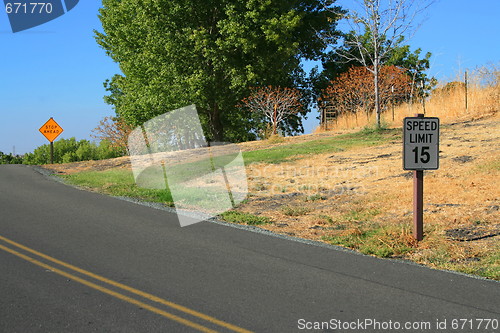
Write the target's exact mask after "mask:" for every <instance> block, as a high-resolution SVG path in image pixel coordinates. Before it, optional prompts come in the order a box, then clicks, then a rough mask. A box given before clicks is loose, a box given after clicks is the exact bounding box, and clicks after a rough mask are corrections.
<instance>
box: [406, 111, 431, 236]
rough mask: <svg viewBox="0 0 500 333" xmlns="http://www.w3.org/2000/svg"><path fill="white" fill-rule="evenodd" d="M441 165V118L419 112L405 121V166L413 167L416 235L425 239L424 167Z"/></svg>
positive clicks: (428, 168) (414, 232) (414, 233)
mask: <svg viewBox="0 0 500 333" xmlns="http://www.w3.org/2000/svg"><path fill="white" fill-rule="evenodd" d="M438 168H439V118H435V117H425V116H424V115H423V114H416V115H415V117H406V118H405V119H404V121H403V169H405V170H413V237H415V239H416V240H417V241H421V240H422V239H423V238H424V170H437V169H438Z"/></svg>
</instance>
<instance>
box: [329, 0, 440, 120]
mask: <svg viewBox="0 0 500 333" xmlns="http://www.w3.org/2000/svg"><path fill="white" fill-rule="evenodd" d="M353 2H354V3H356V4H357V5H358V7H359V8H360V10H359V11H356V10H350V11H349V13H348V14H347V15H346V16H345V17H346V19H347V22H348V24H349V26H350V29H351V32H352V33H353V34H352V35H353V36H352V37H353V39H352V40H346V41H345V43H346V46H348V49H347V50H339V51H338V52H337V53H338V54H339V55H340V56H341V57H342V58H344V59H345V60H346V61H347V62H350V61H355V62H358V63H361V64H362V65H363V66H364V67H366V69H367V70H369V71H370V72H371V73H372V74H373V81H374V95H375V101H374V102H375V103H374V108H375V113H376V117H377V126H379V127H380V115H381V112H382V110H381V106H380V91H379V83H380V69H381V68H382V66H383V65H384V64H385V63H386V61H387V56H388V54H389V53H390V52H391V51H392V50H393V49H394V47H395V46H397V44H398V42H399V41H400V40H401V38H403V37H408V36H411V35H412V34H413V33H414V32H415V31H416V29H417V27H416V26H415V20H416V18H417V16H418V15H419V14H420V13H422V12H423V11H424V10H426V9H427V8H428V7H429V6H430V5H431V4H432V3H433V2H434V0H353ZM366 36H368V40H366V39H364V37H366ZM348 50H352V51H353V52H349V51H348Z"/></svg>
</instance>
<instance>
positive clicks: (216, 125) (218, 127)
mask: <svg viewBox="0 0 500 333" xmlns="http://www.w3.org/2000/svg"><path fill="white" fill-rule="evenodd" d="M210 130H211V132H212V140H213V141H216V142H222V141H223V138H224V135H223V133H224V131H223V127H222V120H221V117H220V109H219V104H217V103H214V106H213V108H212V109H211V110H210Z"/></svg>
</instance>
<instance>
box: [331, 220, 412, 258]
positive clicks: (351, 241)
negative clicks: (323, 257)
mask: <svg viewBox="0 0 500 333" xmlns="http://www.w3.org/2000/svg"><path fill="white" fill-rule="evenodd" d="M406 235H408V230H405V229H404V228H403V230H401V229H400V228H397V227H379V226H376V225H372V226H371V227H367V228H363V229H355V230H353V231H352V232H350V233H346V234H341V235H330V236H324V237H323V240H324V241H326V242H328V243H330V244H332V245H340V246H344V247H347V248H350V249H353V250H357V251H359V252H361V253H364V254H368V255H375V256H377V257H382V258H387V257H393V256H400V255H404V254H405V253H408V252H410V251H412V250H414V248H413V247H412V245H411V244H410V243H409V242H408V240H409V239H410V238H408V237H406Z"/></svg>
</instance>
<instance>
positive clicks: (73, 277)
mask: <svg viewBox="0 0 500 333" xmlns="http://www.w3.org/2000/svg"><path fill="white" fill-rule="evenodd" d="M0 249H1V250H4V251H5V252H9V253H11V254H13V255H15V256H18V257H19V258H22V259H24V260H26V261H29V262H30V263H32V264H35V265H38V266H40V267H43V268H45V269H48V270H51V271H52V272H54V273H57V274H59V275H62V276H64V277H67V278H68V279H71V280H73V281H76V282H79V283H81V284H84V285H86V286H88V287H90V288H94V289H96V290H99V291H100V292H103V293H105V294H108V295H111V296H114V297H116V298H119V299H121V300H123V301H126V302H129V303H131V304H134V305H137V306H139V307H142V308H144V309H147V310H149V311H151V312H154V313H156V314H159V315H162V316H163V317H167V318H168V319H171V320H174V321H176V322H179V323H181V324H184V325H186V326H189V327H192V328H195V329H197V330H199V331H201V332H207V333H217V331H214V330H211V329H209V328H207V327H205V326H201V325H198V324H196V323H194V322H192V321H189V320H187V319H184V318H181V317H179V316H176V315H174V314H171V313H168V312H166V311H163V310H160V309H158V308H155V307H154V306H151V305H149V304H146V303H143V302H141V301H138V300H136V299H133V298H131V297H128V296H125V295H122V294H120V293H117V292H116V291H113V290H110V289H108V288H104V287H101V286H99V285H97V284H95V283H92V282H90V281H87V280H84V279H81V278H79V277H78V276H76V275H73V274H69V273H66V272H64V271H61V270H60V269H57V268H55V267H52V266H50V265H47V264H44V263H43V262H41V261H38V260H36V259H33V258H31V257H28V256H27V255H24V254H22V253H19V252H17V251H15V250H12V249H9V248H8V247H5V246H3V245H0Z"/></svg>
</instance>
